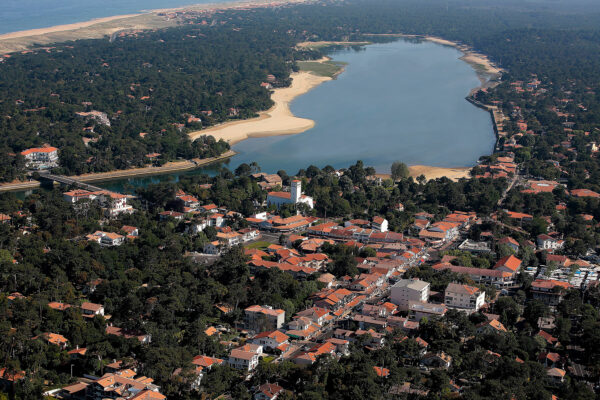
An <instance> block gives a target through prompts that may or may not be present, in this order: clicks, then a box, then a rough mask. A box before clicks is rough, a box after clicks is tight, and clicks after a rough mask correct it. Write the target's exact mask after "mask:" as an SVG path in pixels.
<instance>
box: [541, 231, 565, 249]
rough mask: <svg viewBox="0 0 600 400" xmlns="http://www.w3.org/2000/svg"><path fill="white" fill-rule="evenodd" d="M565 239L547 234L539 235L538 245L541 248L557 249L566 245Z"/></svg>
mask: <svg viewBox="0 0 600 400" xmlns="http://www.w3.org/2000/svg"><path fill="white" fill-rule="evenodd" d="M564 244H565V241H564V240H558V239H555V238H553V237H552V236H548V235H545V234H541V235H538V237H537V245H538V248H539V249H541V250H557V249H560V248H562V247H563V246H564Z"/></svg>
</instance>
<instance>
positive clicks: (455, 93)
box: [232, 40, 495, 174]
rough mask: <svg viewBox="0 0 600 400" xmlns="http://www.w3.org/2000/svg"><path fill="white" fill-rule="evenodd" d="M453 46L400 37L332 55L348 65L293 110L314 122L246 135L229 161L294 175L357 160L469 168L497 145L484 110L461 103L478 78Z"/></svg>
mask: <svg viewBox="0 0 600 400" xmlns="http://www.w3.org/2000/svg"><path fill="white" fill-rule="evenodd" d="M461 55H462V53H460V52H459V51H458V50H456V49H454V48H451V47H445V46H440V45H437V44H434V43H431V42H421V43H417V42H415V41H406V40H399V41H396V42H392V43H385V44H374V45H369V46H365V47H363V48H362V50H360V51H356V50H352V49H345V50H340V51H335V52H333V53H331V57H333V59H334V60H336V61H343V62H346V63H348V65H347V67H346V70H345V71H344V73H342V74H341V75H340V76H339V77H338V78H337V79H336V80H334V81H329V82H326V83H324V84H323V85H321V86H319V87H317V88H315V89H314V90H312V91H310V92H309V93H307V94H306V95H303V96H301V97H299V98H297V99H296V100H295V101H294V102H293V103H292V105H291V110H292V112H293V113H294V114H295V115H297V116H299V117H304V118H310V119H313V120H314V121H315V122H316V126H315V127H314V128H313V129H311V130H309V131H307V132H304V133H302V134H299V135H294V136H277V137H266V138H256V139H249V140H246V141H243V142H240V143H239V144H237V145H235V146H234V147H233V148H234V150H236V151H237V152H239V153H240V154H239V155H238V156H236V157H235V158H234V159H233V160H232V162H233V164H239V163H241V162H245V163H249V162H252V161H256V162H258V163H259V165H260V166H261V167H262V168H263V170H264V171H267V172H276V171H277V170H279V169H284V170H286V171H287V172H288V173H289V174H295V173H296V172H297V171H298V170H299V169H300V168H306V167H307V166H309V165H310V164H314V165H316V166H318V167H321V168H322V167H324V166H326V165H331V166H333V167H335V168H342V167H347V166H349V165H350V164H352V163H354V162H355V161H356V160H358V159H360V160H362V161H364V163H365V165H370V166H373V167H375V168H376V169H377V171H378V172H389V169H390V166H391V164H392V163H393V162H394V161H397V160H398V161H402V162H404V163H406V164H408V165H417V164H422V165H430V166H436V167H467V166H472V165H474V164H475V163H476V162H477V160H478V159H479V157H480V156H482V155H484V154H490V152H491V151H492V149H493V147H494V144H495V136H494V131H493V125H492V121H491V118H490V115H489V113H488V112H486V111H484V110H481V109H479V108H476V107H475V106H473V105H472V104H470V103H469V102H467V101H466V100H465V96H467V95H468V93H469V91H470V90H471V89H472V88H474V87H477V86H478V85H479V84H480V82H479V79H478V78H477V75H476V73H475V72H474V70H473V69H472V68H471V67H470V66H469V65H468V64H466V63H465V62H463V61H461V60H459V57H460V56H461Z"/></svg>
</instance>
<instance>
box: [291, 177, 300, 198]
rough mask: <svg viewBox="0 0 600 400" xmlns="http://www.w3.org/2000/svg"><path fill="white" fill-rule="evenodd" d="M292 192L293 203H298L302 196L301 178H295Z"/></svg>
mask: <svg viewBox="0 0 600 400" xmlns="http://www.w3.org/2000/svg"><path fill="white" fill-rule="evenodd" d="M290 192H291V194H292V196H291V199H290V200H291V201H292V203H294V204H296V203H298V202H299V201H300V196H302V182H301V181H299V180H293V181H292V186H291V188H290Z"/></svg>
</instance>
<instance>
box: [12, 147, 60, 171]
mask: <svg viewBox="0 0 600 400" xmlns="http://www.w3.org/2000/svg"><path fill="white" fill-rule="evenodd" d="M21 155H22V156H23V157H25V159H26V160H27V162H26V165H27V168H33V169H49V168H54V167H57V166H58V149H57V148H56V147H50V146H48V147H39V148H33V149H27V150H24V151H22V152H21Z"/></svg>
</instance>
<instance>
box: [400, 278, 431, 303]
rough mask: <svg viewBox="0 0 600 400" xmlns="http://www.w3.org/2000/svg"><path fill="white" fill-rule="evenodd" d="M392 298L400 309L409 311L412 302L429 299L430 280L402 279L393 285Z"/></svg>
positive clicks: (424, 301) (422, 301)
mask: <svg viewBox="0 0 600 400" xmlns="http://www.w3.org/2000/svg"><path fill="white" fill-rule="evenodd" d="M390 299H391V301H392V303H394V304H396V305H397V306H398V309H400V310H404V311H407V310H408V309H409V303H410V302H419V303H426V302H427V300H429V282H425V281H420V280H418V279H402V280H399V281H398V282H396V284H395V285H394V286H392V289H391V293H390Z"/></svg>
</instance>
